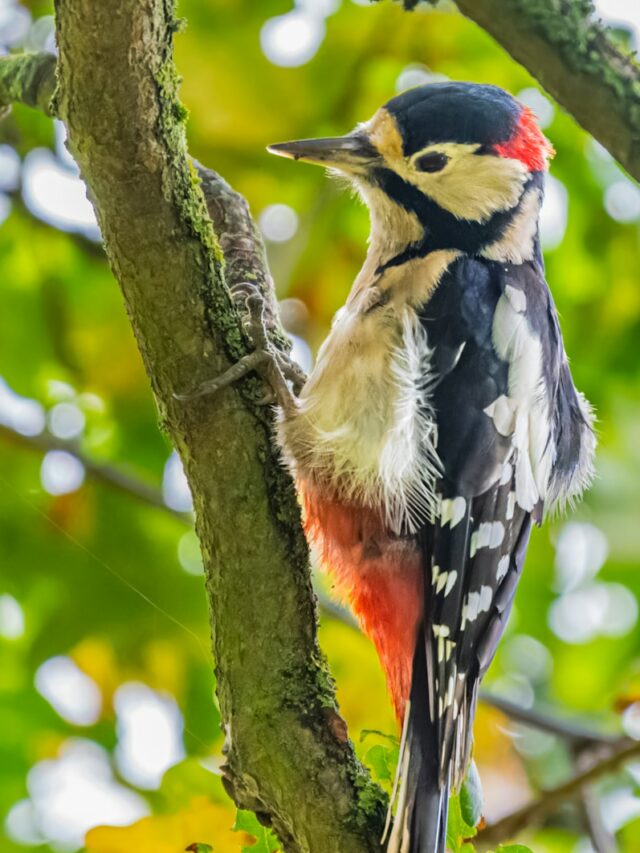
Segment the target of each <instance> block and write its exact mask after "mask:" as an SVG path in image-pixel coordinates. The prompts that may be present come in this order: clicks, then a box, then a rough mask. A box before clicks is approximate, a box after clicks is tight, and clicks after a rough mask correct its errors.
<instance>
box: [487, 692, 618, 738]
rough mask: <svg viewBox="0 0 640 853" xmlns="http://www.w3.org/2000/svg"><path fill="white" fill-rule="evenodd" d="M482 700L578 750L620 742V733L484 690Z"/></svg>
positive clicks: (516, 719) (519, 721) (513, 718)
mask: <svg viewBox="0 0 640 853" xmlns="http://www.w3.org/2000/svg"><path fill="white" fill-rule="evenodd" d="M480 701H481V702H484V704H485V705H490V706H491V707H492V708H496V709H497V710H498V711H502V713H503V714H506V716H507V717H509V718H510V719H512V720H515V721H516V722H518V723H524V724H525V725H527V726H533V727H534V728H536V729H539V730H540V731H545V732H549V734H553V735H558V736H559V737H561V738H563V739H564V740H568V741H571V742H572V746H573V747H574V748H575V749H577V750H582V749H584V748H586V747H593V746H615V745H617V744H619V743H620V736H619V735H616V734H607V733H605V732H597V731H594V730H593V729H590V728H588V727H587V726H584V725H582V724H581V723H579V722H576V721H575V720H566V719H562V718H560V717H557V716H555V715H553V714H549V713H546V712H544V711H541V710H540V709H538V708H536V709H533V708H523V707H522V705H517V704H516V703H515V702H511V701H510V700H509V699H504V698H503V697H502V696H495V695H494V694H491V693H487V692H485V691H483V692H482V693H481V694H480Z"/></svg>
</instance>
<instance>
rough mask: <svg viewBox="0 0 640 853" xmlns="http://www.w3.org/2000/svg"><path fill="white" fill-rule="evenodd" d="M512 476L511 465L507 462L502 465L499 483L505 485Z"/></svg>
mask: <svg viewBox="0 0 640 853" xmlns="http://www.w3.org/2000/svg"><path fill="white" fill-rule="evenodd" d="M512 477H513V465H511V464H510V463H509V462H507V464H506V465H505V466H504V468H503V471H502V476H501V477H500V485H501V486H506V484H507V483H510V482H511V478H512Z"/></svg>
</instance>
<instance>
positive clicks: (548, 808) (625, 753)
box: [476, 738, 640, 847]
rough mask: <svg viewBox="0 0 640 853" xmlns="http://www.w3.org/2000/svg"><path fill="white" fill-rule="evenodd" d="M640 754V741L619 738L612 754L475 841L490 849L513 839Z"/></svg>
mask: <svg viewBox="0 0 640 853" xmlns="http://www.w3.org/2000/svg"><path fill="white" fill-rule="evenodd" d="M639 755H640V741H634V740H630V739H629V738H619V741H618V744H617V745H616V746H615V747H614V748H613V749H611V750H610V751H609V753H608V755H607V756H606V757H604V758H600V759H598V760H596V761H594V762H593V763H592V764H591V766H590V767H589V768H588V769H587V770H584V771H583V772H582V773H578V774H576V775H575V776H573V777H572V778H571V779H569V780H568V781H567V782H564V783H563V784H562V785H558V786H557V787H555V788H548V789H547V790H545V791H543V792H542V793H541V794H540V796H539V797H537V798H536V799H535V800H532V801H531V802H530V803H528V804H527V805H525V806H523V807H522V808H520V809H518V810H517V811H515V812H512V813H511V814H509V815H507V816H506V817H504V818H502V819H501V820H499V821H496V823H492V824H489V825H488V826H486V827H485V828H484V829H482V830H480V832H479V833H478V835H477V836H476V840H477V841H478V842H479V843H481V844H482V846H483V847H485V845H488V846H491V845H492V844H497V843H498V842H501V841H505V840H507V839H510V838H514V837H515V836H516V835H517V834H518V833H519V832H521V831H522V830H523V829H524V828H525V827H531V826H534V825H535V824H537V823H540V822H541V821H542V820H543V819H544V818H545V817H547V815H549V814H552V813H553V812H555V811H556V810H557V808H558V806H559V805H560V804H561V803H564V802H566V801H567V800H571V799H573V798H574V797H576V796H577V795H579V794H580V792H581V791H582V790H583V789H584V788H587V787H588V786H589V785H591V784H592V783H593V782H596V781H598V780H599V779H600V778H602V777H603V776H606V775H607V774H609V773H614V772H615V771H616V770H618V768H619V767H621V766H622V765H623V764H626V762H628V761H631V759H633V758H637V757H638V756H639Z"/></svg>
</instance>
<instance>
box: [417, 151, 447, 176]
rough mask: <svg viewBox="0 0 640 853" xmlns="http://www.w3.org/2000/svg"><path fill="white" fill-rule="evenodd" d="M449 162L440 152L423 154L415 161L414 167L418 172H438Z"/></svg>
mask: <svg viewBox="0 0 640 853" xmlns="http://www.w3.org/2000/svg"><path fill="white" fill-rule="evenodd" d="M448 162H449V158H448V157H447V155H446V154H443V153H442V152H441V151H432V152H431V153H430V154H423V155H422V157H418V159H417V160H416V161H415V164H414V165H415V167H416V169H417V170H418V171H419V172H439V171H440V170H441V169H444V167H445V166H446V165H447V163H448Z"/></svg>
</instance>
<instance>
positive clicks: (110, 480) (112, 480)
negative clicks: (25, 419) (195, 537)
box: [0, 424, 193, 524]
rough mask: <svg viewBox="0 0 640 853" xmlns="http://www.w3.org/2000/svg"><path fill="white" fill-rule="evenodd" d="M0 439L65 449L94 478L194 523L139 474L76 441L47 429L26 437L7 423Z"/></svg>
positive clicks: (30, 446) (34, 447)
mask: <svg viewBox="0 0 640 853" xmlns="http://www.w3.org/2000/svg"><path fill="white" fill-rule="evenodd" d="M0 439H2V440H3V441H5V442H7V443H10V444H14V445H18V446H20V447H24V448H27V449H29V450H35V451H38V452H40V453H48V452H49V451H50V450H64V451H66V452H67V453H70V454H71V455H72V456H75V457H76V459H78V461H80V462H82V464H83V466H84V468H85V470H86V472H87V473H88V474H89V475H90V476H91V477H93V479H94V480H98V481H99V482H102V483H104V484H105V485H107V486H111V487H113V488H115V489H118V490H119V491H120V492H125V493H126V494H128V495H132V496H133V497H135V498H137V499H138V500H140V501H142V502H143V503H146V504H149V505H150V506H154V507H157V508H158V509H163V510H164V511H165V512H168V513H170V514H171V515H173V516H175V517H176V518H179V519H181V520H182V521H185V522H186V523H188V524H193V516H192V515H191V513H189V512H179V511H177V510H174V509H171V507H169V506H167V504H166V503H165V502H164V499H163V497H162V492H161V491H160V490H159V489H157V488H155V487H154V486H151V485H149V484H148V483H145V482H144V480H141V479H140V478H139V477H135V476H133V475H132V474H129V473H127V472H126V471H123V470H122V469H121V468H116V467H114V466H112V465H105V464H103V463H100V462H96V461H95V460H94V459H91V457H90V456H87V455H86V454H85V453H83V451H82V450H81V449H80V448H79V447H78V445H77V444H76V443H75V442H72V441H64V440H62V439H59V438H56V437H55V436H53V435H51V433H48V432H43V433H41V434H40V435H29V436H26V435H22V434H21V433H19V432H16V431H15V430H13V429H11V428H10V427H8V426H5V425H3V424H0Z"/></svg>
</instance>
